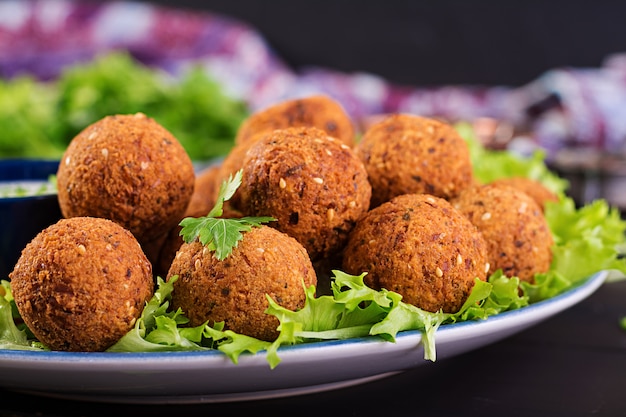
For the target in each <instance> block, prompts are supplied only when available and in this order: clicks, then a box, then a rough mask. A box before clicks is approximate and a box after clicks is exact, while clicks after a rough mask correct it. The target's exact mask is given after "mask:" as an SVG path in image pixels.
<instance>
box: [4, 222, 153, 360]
mask: <svg viewBox="0 0 626 417" xmlns="http://www.w3.org/2000/svg"><path fill="white" fill-rule="evenodd" d="M9 278H10V279H11V289H12V290H13V297H14V298H15V303H16V305H17V308H18V310H19V312H20V314H21V316H22V318H23V319H24V322H25V323H26V325H27V326H28V328H29V329H30V330H31V331H32V332H33V334H34V335H35V336H36V337H37V338H38V339H39V341H40V342H42V343H43V344H44V345H46V346H47V347H49V348H50V349H52V350H63V351H103V350H106V349H107V348H109V347H110V346H111V345H113V344H114V343H115V342H117V341H118V340H119V339H120V338H121V337H122V336H124V335H125V334H126V333H127V332H128V331H130V330H131V329H132V328H133V326H134V324H135V321H136V320H137V319H138V318H139V316H140V315H141V312H142V310H143V307H144V305H145V303H146V302H147V301H148V300H149V299H150V297H151V296H152V294H153V290H154V281H153V277H152V267H151V265H150V262H148V259H147V258H146V256H145V255H144V253H143V252H142V250H141V247H140V246H139V243H138V242H137V240H136V239H135V237H134V236H133V235H132V234H131V233H130V232H129V231H128V230H126V229H124V228H123V227H122V226H120V225H119V224H117V223H114V222H112V221H110V220H107V219H102V218H95V217H73V218H70V219H61V220H59V221H58V222H57V223H55V224H53V225H51V226H49V227H48V228H46V229H44V230H43V231H41V232H40V233H39V234H38V235H37V236H35V238H33V240H32V241H31V242H30V243H28V245H26V247H25V248H24V250H23V251H22V254H21V256H20V258H19V260H18V261H17V264H16V265H15V268H14V269H13V271H12V272H11V274H10V275H9Z"/></svg>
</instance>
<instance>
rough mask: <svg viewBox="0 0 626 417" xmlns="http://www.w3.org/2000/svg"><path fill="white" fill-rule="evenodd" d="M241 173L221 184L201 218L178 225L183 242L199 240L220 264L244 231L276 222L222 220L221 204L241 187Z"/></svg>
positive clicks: (252, 218)
mask: <svg viewBox="0 0 626 417" xmlns="http://www.w3.org/2000/svg"><path fill="white" fill-rule="evenodd" d="M241 178H242V170H239V171H237V173H235V175H234V176H233V175H231V176H230V177H229V178H228V179H227V180H225V181H224V182H223V183H222V186H221V187H220V191H219V194H218V197H217V200H216V202H215V206H214V207H213V208H212V209H211V211H210V212H209V214H208V215H206V216H204V217H198V218H194V217H187V218H185V219H183V220H182V221H181V222H180V226H181V227H182V229H181V231H180V235H181V236H182V237H183V240H184V241H185V242H186V243H191V242H193V241H194V240H196V239H198V240H199V241H200V243H202V244H203V245H204V246H206V247H207V248H209V249H210V250H212V251H214V252H215V256H216V257H217V259H219V260H220V261H223V260H224V259H226V258H227V257H228V255H230V254H231V253H232V251H233V248H234V247H236V246H237V244H238V243H239V241H240V240H241V239H242V238H243V232H248V231H250V230H251V229H252V228H253V227H260V226H261V225H262V224H263V223H267V222H271V221H274V220H276V219H274V218H273V217H242V218H239V219H237V218H231V219H221V218H218V217H219V216H221V215H222V214H223V211H224V210H223V208H224V202H225V201H227V200H229V199H230V198H231V197H232V196H233V195H234V194H235V191H237V188H239V186H240V185H241Z"/></svg>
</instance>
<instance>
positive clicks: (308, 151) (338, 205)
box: [240, 127, 371, 260]
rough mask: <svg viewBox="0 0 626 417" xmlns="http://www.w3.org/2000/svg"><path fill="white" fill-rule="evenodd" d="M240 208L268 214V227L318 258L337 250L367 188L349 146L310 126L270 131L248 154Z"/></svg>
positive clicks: (363, 205) (365, 201) (362, 207)
mask: <svg viewBox="0 0 626 417" xmlns="http://www.w3.org/2000/svg"><path fill="white" fill-rule="evenodd" d="M240 191H241V211H242V212H243V213H244V214H245V215H251V216H272V217H274V218H276V219H277V221H276V222H271V223H270V225H271V226H272V227H275V228H277V229H278V230H280V231H282V232H285V233H287V234H288V235H290V236H292V237H294V238H295V239H296V240H298V241H299V242H300V243H301V244H302V245H303V246H304V247H305V248H306V249H307V251H308V253H309V256H310V257H311V259H312V260H317V259H319V258H323V257H326V256H328V255H329V254H331V253H334V252H336V251H337V250H340V249H341V248H342V247H343V246H344V244H345V242H346V240H347V237H348V233H350V231H351V230H352V228H353V227H354V224H355V222H356V221H357V220H358V219H359V218H360V217H361V216H363V214H364V213H365V212H366V211H367V210H368V208H369V201H370V196H371V187H370V184H369V182H368V181H367V173H366V172H365V168H364V167H363V164H362V163H361V161H360V160H359V159H358V158H357V157H356V155H355V154H354V151H353V150H352V148H350V147H348V146H347V145H345V144H343V143H341V142H340V141H339V140H337V139H335V138H332V137H330V136H328V135H327V134H326V133H325V132H324V131H322V130H320V129H317V128H313V127H302V128H288V129H281V130H275V131H273V132H272V133H271V134H269V135H267V136H265V137H264V138H263V139H261V140H259V141H257V142H256V143H255V144H254V146H252V147H251V148H250V150H249V151H248V153H247V156H246V159H245V161H244V165H243V179H242V184H241V188H240Z"/></svg>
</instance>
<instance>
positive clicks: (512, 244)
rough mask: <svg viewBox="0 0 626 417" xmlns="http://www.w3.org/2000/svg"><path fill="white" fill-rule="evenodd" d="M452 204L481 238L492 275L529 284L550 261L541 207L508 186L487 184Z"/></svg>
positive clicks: (548, 235)
mask: <svg viewBox="0 0 626 417" xmlns="http://www.w3.org/2000/svg"><path fill="white" fill-rule="evenodd" d="M453 204H454V206H455V207H456V208H458V209H459V210H460V211H461V212H462V213H463V214H464V215H466V216H467V217H468V218H469V219H470V221H471V222H472V223H473V224H474V225H476V227H477V228H478V230H480V231H481V233H482V234H483V236H484V238H485V241H486V242H487V248H488V261H489V263H490V265H491V272H495V271H497V270H498V269H502V271H503V272H504V274H505V275H506V276H509V277H511V276H517V277H519V278H520V279H521V280H523V281H529V282H532V281H533V280H534V275H535V273H541V272H546V271H548V269H549V268H550V263H551V261H552V250H551V246H552V244H553V238H552V234H551V232H550V229H549V227H548V223H547V221H546V219H545V217H544V215H543V212H542V210H541V207H539V205H538V204H537V202H535V200H533V199H532V198H531V197H530V196H529V195H528V194H526V193H524V192H523V191H520V190H518V189H516V188H513V187H510V186H507V185H498V184H486V185H480V186H475V187H471V188H468V189H467V190H465V191H463V192H462V193H461V194H460V195H459V197H458V198H457V199H455V200H454V201H453Z"/></svg>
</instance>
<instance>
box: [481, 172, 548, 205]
mask: <svg viewBox="0 0 626 417" xmlns="http://www.w3.org/2000/svg"><path fill="white" fill-rule="evenodd" d="M491 184H505V185H510V186H511V187H513V188H517V189H518V190H521V191H523V192H525V193H526V194H528V195H529V196H531V197H532V198H533V200H535V201H536V202H537V204H539V207H541V210H544V211H545V206H546V202H548V201H554V202H556V201H559V197H558V195H557V194H555V193H554V192H552V191H551V190H550V189H548V187H546V186H545V185H543V184H542V183H541V182H539V181H537V180H534V179H532V178H527V177H507V178H499V179H497V180H495V181H492V182H491Z"/></svg>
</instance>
